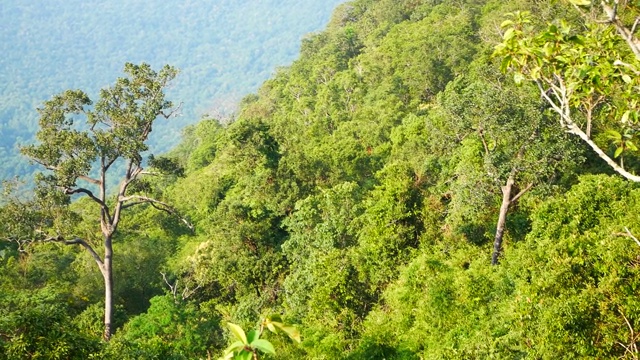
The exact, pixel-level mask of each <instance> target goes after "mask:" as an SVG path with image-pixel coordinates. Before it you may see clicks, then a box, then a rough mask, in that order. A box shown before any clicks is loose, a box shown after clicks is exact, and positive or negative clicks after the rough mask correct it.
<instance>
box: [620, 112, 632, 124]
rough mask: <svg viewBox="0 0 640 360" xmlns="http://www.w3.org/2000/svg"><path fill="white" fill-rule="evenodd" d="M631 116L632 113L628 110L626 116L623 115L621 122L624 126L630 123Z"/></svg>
mask: <svg viewBox="0 0 640 360" xmlns="http://www.w3.org/2000/svg"><path fill="white" fill-rule="evenodd" d="M630 114H631V111H629V110H627V111H625V112H624V114H622V118H620V122H621V123H623V124H626V123H627V122H629V115H630Z"/></svg>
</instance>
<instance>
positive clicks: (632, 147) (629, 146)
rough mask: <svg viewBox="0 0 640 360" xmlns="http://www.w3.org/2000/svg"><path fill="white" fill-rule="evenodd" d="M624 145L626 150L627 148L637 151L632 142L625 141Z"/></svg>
mask: <svg viewBox="0 0 640 360" xmlns="http://www.w3.org/2000/svg"><path fill="white" fill-rule="evenodd" d="M624 144H625V145H626V146H627V148H629V150H632V151H638V147H637V146H636V144H634V143H633V142H631V141H627V142H625V143H624Z"/></svg>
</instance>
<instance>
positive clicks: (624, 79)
mask: <svg viewBox="0 0 640 360" xmlns="http://www.w3.org/2000/svg"><path fill="white" fill-rule="evenodd" d="M622 81H624V82H625V83H627V84H631V76H629V75H627V74H622Z"/></svg>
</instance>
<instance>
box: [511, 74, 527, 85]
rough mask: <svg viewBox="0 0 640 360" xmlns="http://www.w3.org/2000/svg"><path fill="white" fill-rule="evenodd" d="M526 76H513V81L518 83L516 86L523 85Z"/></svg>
mask: <svg viewBox="0 0 640 360" xmlns="http://www.w3.org/2000/svg"><path fill="white" fill-rule="evenodd" d="M525 79H526V78H525V76H524V75H523V74H522V73H519V72H516V73H514V74H513V81H514V82H515V83H516V85H520V84H522V82H523V81H524V80H525Z"/></svg>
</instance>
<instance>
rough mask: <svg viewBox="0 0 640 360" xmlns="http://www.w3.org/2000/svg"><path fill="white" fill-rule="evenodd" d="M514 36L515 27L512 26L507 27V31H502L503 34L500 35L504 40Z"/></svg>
mask: <svg viewBox="0 0 640 360" xmlns="http://www.w3.org/2000/svg"><path fill="white" fill-rule="evenodd" d="M514 36H515V29H514V28H509V29H507V31H505V32H504V35H503V36H502V38H503V39H504V40H510V39H512V38H513V37H514Z"/></svg>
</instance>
